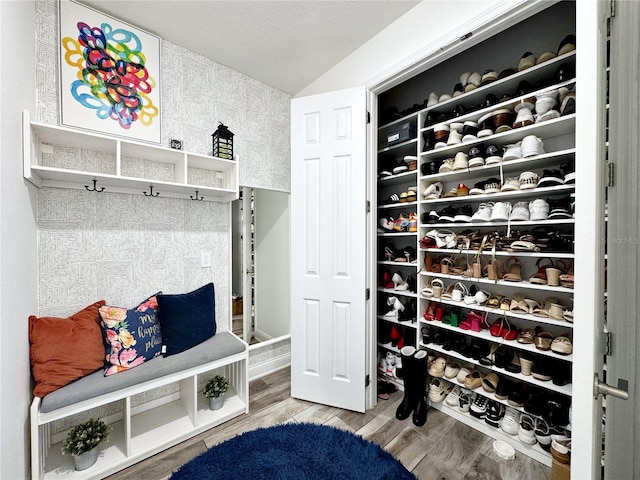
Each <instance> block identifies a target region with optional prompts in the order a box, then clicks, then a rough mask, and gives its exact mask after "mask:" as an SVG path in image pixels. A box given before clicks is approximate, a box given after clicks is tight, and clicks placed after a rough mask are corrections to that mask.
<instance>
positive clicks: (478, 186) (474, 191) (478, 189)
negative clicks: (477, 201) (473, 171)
mask: <svg viewBox="0 0 640 480" xmlns="http://www.w3.org/2000/svg"><path fill="white" fill-rule="evenodd" d="M485 183H486V180H481V181H479V182H477V183H475V184H474V185H473V187H472V188H470V189H469V195H482V194H484V185H485Z"/></svg>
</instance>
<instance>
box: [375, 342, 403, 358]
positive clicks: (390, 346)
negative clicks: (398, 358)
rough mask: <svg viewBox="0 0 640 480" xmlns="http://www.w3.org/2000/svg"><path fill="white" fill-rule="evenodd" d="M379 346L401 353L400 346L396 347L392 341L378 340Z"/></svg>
mask: <svg viewBox="0 0 640 480" xmlns="http://www.w3.org/2000/svg"><path fill="white" fill-rule="evenodd" d="M378 346H379V347H382V348H384V349H385V350H389V351H390V352H394V353H396V354H397V355H400V349H399V348H398V347H394V346H393V345H391V342H388V343H382V342H378Z"/></svg>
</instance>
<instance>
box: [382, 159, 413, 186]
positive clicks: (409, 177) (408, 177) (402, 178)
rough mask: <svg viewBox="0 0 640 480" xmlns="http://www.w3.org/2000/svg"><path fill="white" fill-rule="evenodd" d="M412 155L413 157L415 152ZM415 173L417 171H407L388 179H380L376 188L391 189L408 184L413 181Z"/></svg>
mask: <svg viewBox="0 0 640 480" xmlns="http://www.w3.org/2000/svg"><path fill="white" fill-rule="evenodd" d="M413 154H414V155H415V152H413ZM417 173H418V170H408V171H406V172H402V173H397V174H395V175H390V176H388V177H380V178H379V179H378V187H379V188H383V187H393V186H396V185H401V184H407V183H408V182H411V181H415V179H416V176H417Z"/></svg>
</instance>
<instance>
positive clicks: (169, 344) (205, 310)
mask: <svg viewBox="0 0 640 480" xmlns="http://www.w3.org/2000/svg"><path fill="white" fill-rule="evenodd" d="M156 298H157V299H158V320H159V322H160V332H161V333H162V344H163V349H162V353H163V355H164V356H165V357H168V356H169V355H174V354H176V353H180V352H184V351H185V350H188V349H189V348H191V347H195V346H196V345H198V344H199V343H202V342H204V341H205V340H207V339H208V338H211V337H213V336H214V335H215V334H216V299H215V292H214V288H213V283H209V284H207V285H205V286H203V287H200V288H198V289H197V290H194V291H193V292H190V293H183V294H179V295H158V296H157V297H156Z"/></svg>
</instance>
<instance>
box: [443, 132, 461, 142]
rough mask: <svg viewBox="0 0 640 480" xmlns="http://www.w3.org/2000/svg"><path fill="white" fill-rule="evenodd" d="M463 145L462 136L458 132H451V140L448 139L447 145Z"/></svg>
mask: <svg viewBox="0 0 640 480" xmlns="http://www.w3.org/2000/svg"><path fill="white" fill-rule="evenodd" d="M458 143H462V135H461V134H460V132H458V130H451V131H450V132H449V138H448V139H447V145H457V144H458Z"/></svg>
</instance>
